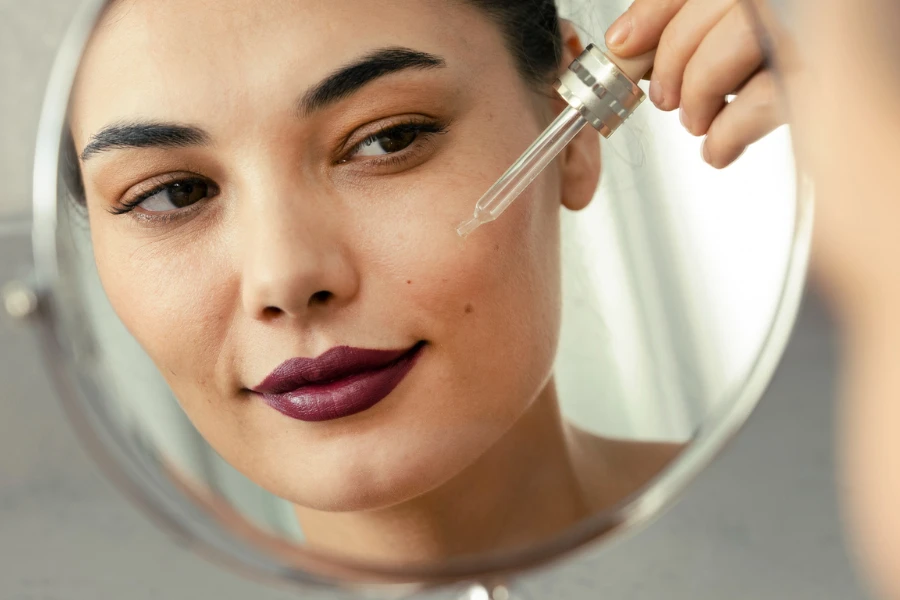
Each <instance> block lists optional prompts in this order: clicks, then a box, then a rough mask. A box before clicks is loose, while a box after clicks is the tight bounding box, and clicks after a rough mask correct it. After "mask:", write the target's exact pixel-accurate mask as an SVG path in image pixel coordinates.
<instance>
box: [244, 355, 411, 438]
mask: <svg viewBox="0 0 900 600" xmlns="http://www.w3.org/2000/svg"><path fill="white" fill-rule="evenodd" d="M424 346H425V344H424V342H420V343H418V344H416V345H415V346H413V347H412V348H407V349H405V350H366V349H362V348H350V347H348V346H341V347H338V348H332V349H331V350H329V351H328V352H326V353H325V354H323V355H321V356H319V357H318V358H293V359H290V360H287V361H285V362H284V363H282V364H281V365H279V366H278V368H276V369H275V370H274V371H272V373H271V374H270V375H269V376H268V377H267V378H266V380H265V381H263V382H262V383H261V384H260V385H259V386H257V387H256V388H254V389H253V391H254V392H256V393H257V394H259V395H260V396H261V397H262V399H263V400H264V401H265V402H266V404H268V405H269V406H270V407H272V408H274V409H275V410H277V411H278V412H280V413H281V414H283V415H285V416H287V417H291V418H292V419H298V420H300V421H308V422H318V421H331V420H334V419H341V418H343V417H349V416H350V415H354V414H357V413H360V412H362V411H364V410H368V409H370V408H372V407H373V406H375V405H376V404H378V403H379V402H381V401H382V400H384V399H385V398H386V397H387V396H388V395H389V394H390V393H391V392H392V391H394V388H396V387H397V386H398V385H400V382H401V381H403V379H404V378H405V377H406V375H407V374H408V373H409V372H410V371H411V370H412V368H413V367H414V366H415V364H416V361H417V359H418V358H419V355H420V354H421V352H422V349H423V348H424Z"/></svg>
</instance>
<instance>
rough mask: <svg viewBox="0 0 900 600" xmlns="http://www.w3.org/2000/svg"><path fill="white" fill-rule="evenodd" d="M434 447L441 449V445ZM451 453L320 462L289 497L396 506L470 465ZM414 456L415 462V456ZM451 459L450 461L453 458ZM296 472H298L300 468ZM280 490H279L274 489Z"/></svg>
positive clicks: (325, 506)
mask: <svg viewBox="0 0 900 600" xmlns="http://www.w3.org/2000/svg"><path fill="white" fill-rule="evenodd" d="M434 450H438V448H435V449H434ZM448 454H449V453H447V452H435V451H432V452H428V453H423V452H408V453H407V452H402V451H401V452H398V455H397V457H396V459H395V460H389V461H386V460H384V458H385V457H373V456H371V455H368V456H361V457H358V460H356V461H350V460H348V458H349V457H347V456H345V457H343V460H341V461H340V462H341V464H339V465H334V464H329V463H327V462H319V463H318V468H316V469H309V470H306V473H305V474H304V475H303V476H302V478H298V477H296V475H290V474H288V473H285V474H284V477H285V478H287V477H293V478H294V480H293V481H292V482H291V483H293V484H295V485H292V486H286V487H290V489H288V490H282V491H286V493H285V494H277V495H279V496H282V497H283V498H285V499H286V500H288V501H290V502H292V503H293V504H297V505H300V506H303V507H306V508H309V509H312V510H317V511H322V512H360V511H371V510H379V509H385V508H390V507H392V506H396V505H398V504H403V503H405V502H409V501H411V500H414V499H416V498H418V497H420V496H422V495H424V494H427V493H428V492H430V491H432V490H434V489H436V488H438V487H440V486H441V485H442V484H445V483H446V482H447V481H449V480H451V479H452V478H453V477H454V476H456V475H458V474H459V473H460V472H461V471H463V470H464V469H465V468H466V466H467V465H466V464H465V463H463V462H460V461H458V460H456V458H457V457H452V456H448ZM411 456H414V457H415V461H414V462H412V461H411V460H410V457H411ZM448 459H450V460H448ZM294 473H296V472H294ZM273 491H274V490H273Z"/></svg>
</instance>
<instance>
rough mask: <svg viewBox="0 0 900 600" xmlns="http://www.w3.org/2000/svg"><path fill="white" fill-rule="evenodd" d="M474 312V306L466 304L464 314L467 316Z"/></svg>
mask: <svg viewBox="0 0 900 600" xmlns="http://www.w3.org/2000/svg"><path fill="white" fill-rule="evenodd" d="M474 310H475V307H474V306H472V305H471V304H466V314H467V315H470V314H472V311H474Z"/></svg>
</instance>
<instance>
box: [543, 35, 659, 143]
mask: <svg viewBox="0 0 900 600" xmlns="http://www.w3.org/2000/svg"><path fill="white" fill-rule="evenodd" d="M555 87H556V91H557V92H559V94H560V96H562V97H563V99H565V101H566V102H568V103H569V105H570V106H572V108H574V109H575V110H577V111H578V112H580V113H581V114H582V115H583V116H584V118H585V119H586V120H587V122H588V123H590V124H591V125H592V126H593V127H594V129H596V130H597V131H599V132H600V134H601V135H602V136H603V137H605V138H608V137H609V136H611V135H612V134H613V132H614V131H615V130H616V129H618V128H619V126H621V125H622V123H624V122H625V120H626V119H627V118H628V117H630V116H631V114H632V113H633V112H634V110H635V109H636V108H637V107H638V106H639V105H640V104H641V102H643V101H644V92H643V91H642V90H641V88H639V87H638V86H637V84H636V83H635V82H633V81H632V80H631V79H629V78H628V76H626V75H625V74H624V73H623V72H622V71H621V70H620V69H619V67H617V66H616V65H615V64H614V63H613V62H612V61H611V60H610V59H609V58H607V56H606V55H605V54H604V53H603V52H602V51H601V50H600V49H599V48H598V47H597V46H595V45H594V44H591V45H590V46H588V47H587V49H586V50H585V51H584V53H582V55H581V56H579V57H578V58H577V59H576V60H575V62H573V63H572V64H571V65H570V66H569V69H568V70H567V71H566V72H565V74H563V75H562V77H560V79H559V80H558V81H557V82H556V86H555Z"/></svg>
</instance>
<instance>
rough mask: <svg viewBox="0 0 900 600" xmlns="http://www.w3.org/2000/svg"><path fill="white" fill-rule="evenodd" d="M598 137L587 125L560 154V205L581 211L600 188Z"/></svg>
mask: <svg viewBox="0 0 900 600" xmlns="http://www.w3.org/2000/svg"><path fill="white" fill-rule="evenodd" d="M600 155H601V153H600V134H598V133H597V131H596V130H595V129H594V128H593V127H591V126H590V125H588V126H586V127H585V128H584V130H582V131H581V133H579V134H578V137H576V138H575V140H574V141H572V143H571V144H569V146H568V147H567V148H566V150H565V151H564V152H563V156H562V160H563V165H562V190H560V191H561V198H562V204H563V206H565V207H566V208H568V209H569V210H583V209H585V208H587V206H588V205H589V204H590V203H591V200H593V199H594V195H595V194H596V193H597V188H598V187H599V185H600V172H601V157H600Z"/></svg>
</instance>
